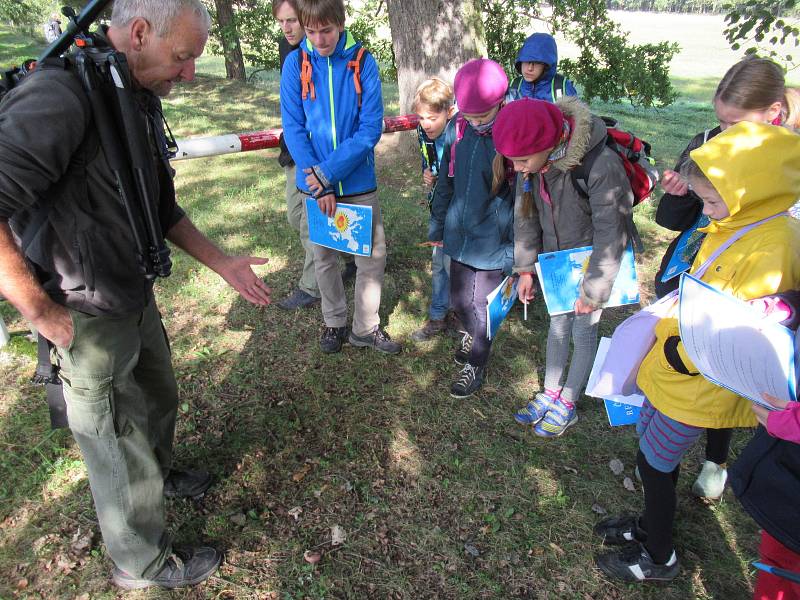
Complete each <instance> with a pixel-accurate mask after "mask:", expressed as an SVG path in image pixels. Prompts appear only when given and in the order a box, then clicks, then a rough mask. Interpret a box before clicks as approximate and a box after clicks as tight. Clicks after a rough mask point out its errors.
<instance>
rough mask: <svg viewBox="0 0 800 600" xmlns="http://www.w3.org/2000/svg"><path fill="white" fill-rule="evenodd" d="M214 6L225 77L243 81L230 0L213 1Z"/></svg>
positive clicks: (240, 56) (237, 33)
mask: <svg viewBox="0 0 800 600" xmlns="http://www.w3.org/2000/svg"><path fill="white" fill-rule="evenodd" d="M214 4H215V6H216V8H217V26H218V27H219V31H220V40H221V42H222V53H223V55H224V57H225V75H226V77H227V78H228V79H238V80H239V81H244V80H245V79H246V74H245V70H244V58H243V57H242V47H241V45H240V43H239V32H238V31H237V29H236V22H235V19H234V15H233V6H232V4H231V0H214Z"/></svg>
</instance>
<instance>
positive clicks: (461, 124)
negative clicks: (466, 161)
mask: <svg viewBox="0 0 800 600" xmlns="http://www.w3.org/2000/svg"><path fill="white" fill-rule="evenodd" d="M453 129H454V131H455V138H454V139H453V141H452V143H451V144H450V164H449V165H448V167H447V176H448V177H455V174H456V146H457V145H458V142H460V141H461V138H463V137H464V132H465V131H466V129H467V120H466V119H465V118H464V117H463V116H461V113H458V115H456V118H455V123H454V127H453Z"/></svg>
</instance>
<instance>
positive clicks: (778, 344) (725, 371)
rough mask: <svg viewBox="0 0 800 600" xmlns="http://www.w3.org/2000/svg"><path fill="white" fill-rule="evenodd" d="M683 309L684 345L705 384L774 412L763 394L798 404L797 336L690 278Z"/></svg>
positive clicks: (684, 289) (684, 280) (685, 286)
mask: <svg viewBox="0 0 800 600" xmlns="http://www.w3.org/2000/svg"><path fill="white" fill-rule="evenodd" d="M679 306H680V307H679V321H680V335H681V340H682V342H683V345H684V347H685V349H686V353H687V354H688V355H689V357H690V358H691V360H692V362H693V363H694V365H695V367H697V369H698V370H699V371H700V372H701V373H702V374H703V376H705V378H706V379H708V380H709V381H711V382H713V383H716V384H717V385H720V386H722V387H725V388H728V389H729V390H731V391H733V392H736V393H737V394H739V395H740V396H744V397H745V398H748V399H750V400H752V401H753V402H756V403H757V404H760V405H762V406H765V407H766V408H770V409H772V408H773V407H772V406H771V405H770V404H768V403H766V402H764V400H763V398H762V395H763V394H764V393H768V394H770V395H772V396H774V397H776V398H779V399H781V400H787V401H789V400H795V397H796V392H795V381H796V374H795V361H794V333H793V332H791V331H790V330H788V329H787V328H786V327H783V326H782V325H778V324H776V323H767V322H765V321H764V319H762V318H761V313H760V311H758V310H757V309H755V308H753V307H752V306H750V305H749V304H746V303H745V302H742V301H741V300H739V299H737V298H734V297H732V296H729V295H728V294H724V293H722V292H720V291H719V290H717V289H715V288H713V287H711V286H710V285H708V284H707V283H704V282H702V281H700V280H698V279H696V278H694V277H692V276H691V275H688V274H683V275H682V276H681V284H680V305H679Z"/></svg>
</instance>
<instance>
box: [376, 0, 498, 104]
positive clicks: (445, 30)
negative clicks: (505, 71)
mask: <svg viewBox="0 0 800 600" xmlns="http://www.w3.org/2000/svg"><path fill="white" fill-rule="evenodd" d="M386 5H387V8H388V11H389V26H390V27H391V30H392V47H393V48H394V55H395V59H396V64H397V82H398V86H399V88H400V114H407V113H409V112H411V111H412V108H413V107H412V106H411V102H412V101H413V99H414V92H415V91H416V89H417V86H418V85H419V84H420V83H422V81H423V80H425V79H427V78H428V77H433V76H436V77H441V78H442V79H444V80H445V81H448V82H450V83H452V81H453V77H454V76H455V74H456V71H457V70H458V68H459V67H460V66H461V65H463V64H464V63H465V62H467V61H468V60H470V59H472V58H477V57H479V56H485V55H486V42H485V41H484V33H483V21H482V19H481V12H480V11H481V2H480V0H387V3H386Z"/></svg>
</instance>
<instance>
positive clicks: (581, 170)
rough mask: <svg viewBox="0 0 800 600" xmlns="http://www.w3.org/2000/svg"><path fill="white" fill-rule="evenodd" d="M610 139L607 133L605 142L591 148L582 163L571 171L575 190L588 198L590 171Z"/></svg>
mask: <svg viewBox="0 0 800 600" xmlns="http://www.w3.org/2000/svg"><path fill="white" fill-rule="evenodd" d="M609 141H610V140H609V139H608V135H606V141H605V143H603V144H597V145H596V146H595V147H594V148H592V149H591V150H589V152H587V153H586V154H585V155H584V157H583V160H582V161H581V164H579V165H578V166H577V167H575V168H574V169H572V170H571V171H570V172H569V174H570V177H571V178H572V185H573V186H574V187H575V191H577V192H578V194H580V195H581V196H583V197H584V198H586V199H588V198H589V173H591V172H592V167H593V166H594V163H595V161H596V160H597V157H598V156H600V155H601V154H602V153H603V148H605V147H606V146H608V144H609Z"/></svg>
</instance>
